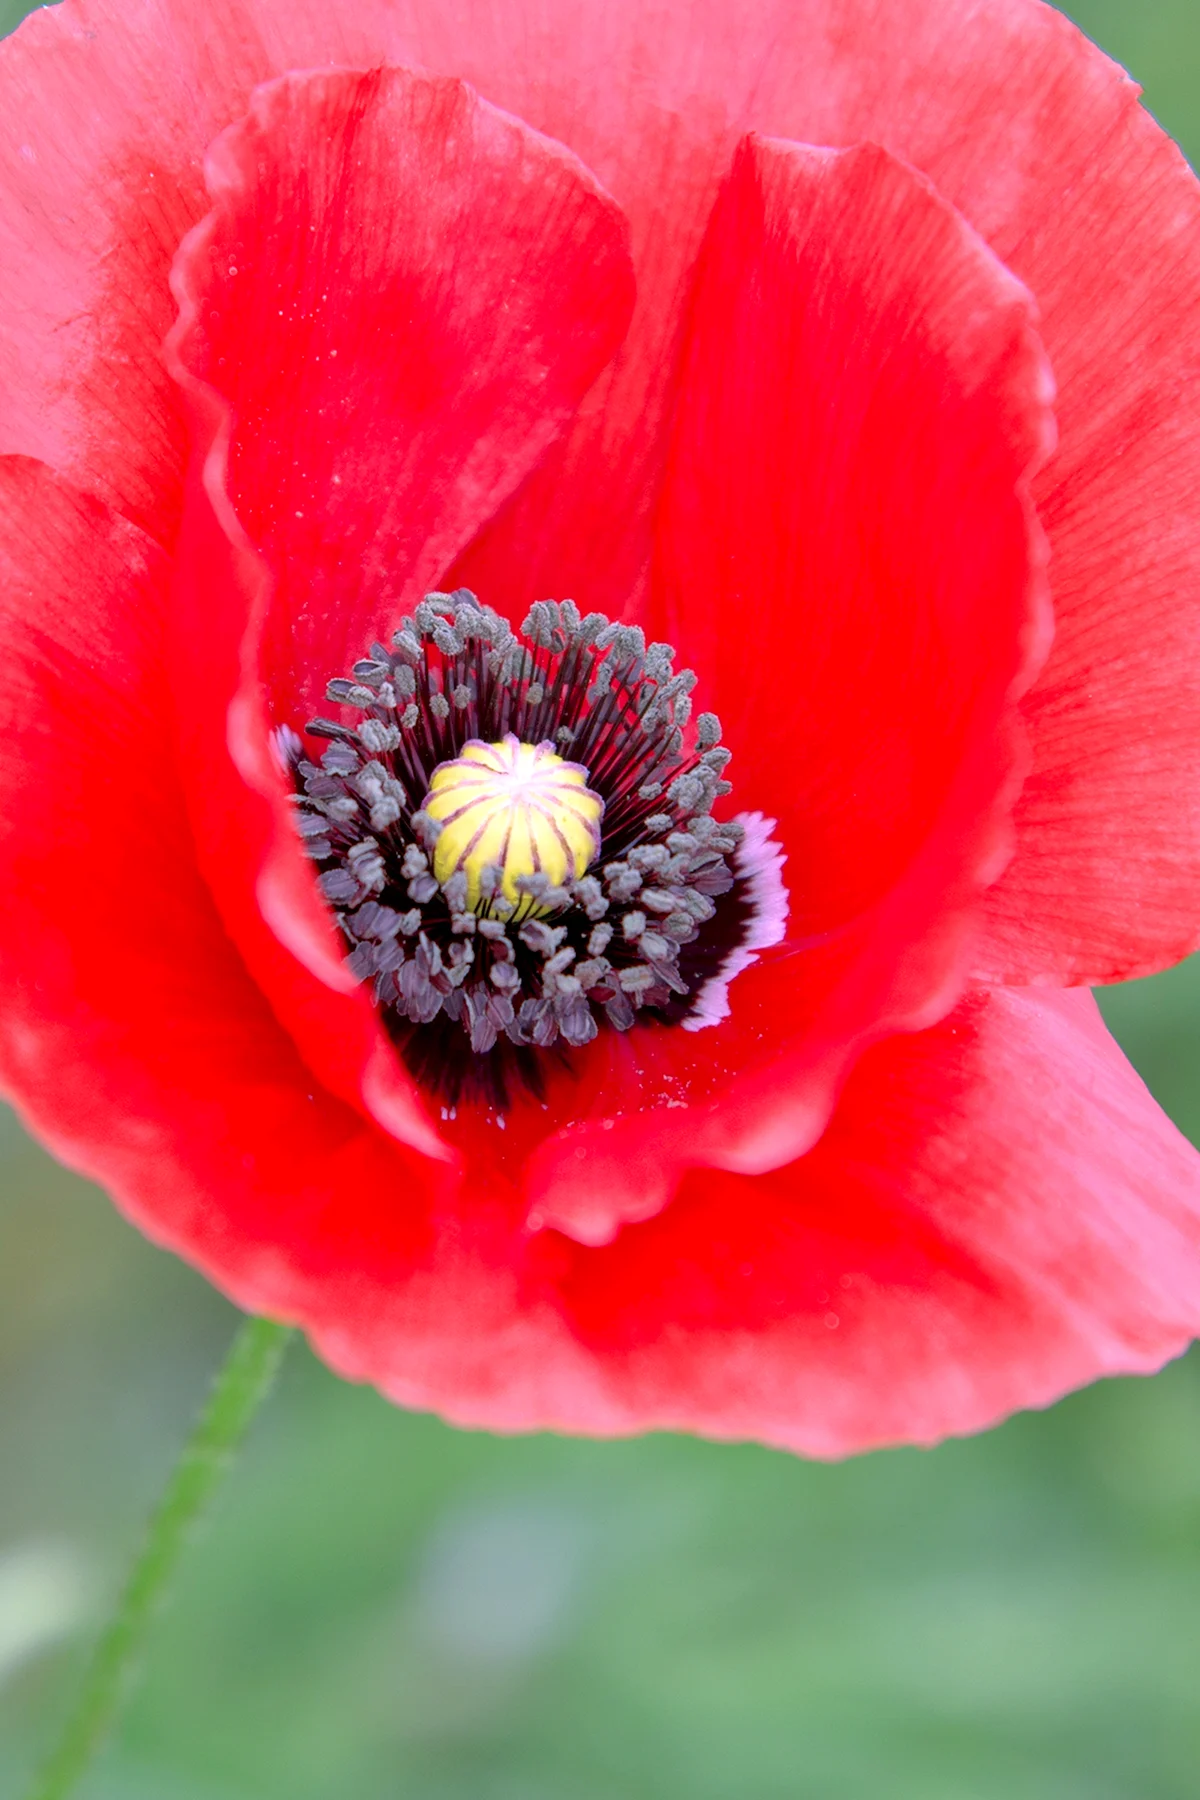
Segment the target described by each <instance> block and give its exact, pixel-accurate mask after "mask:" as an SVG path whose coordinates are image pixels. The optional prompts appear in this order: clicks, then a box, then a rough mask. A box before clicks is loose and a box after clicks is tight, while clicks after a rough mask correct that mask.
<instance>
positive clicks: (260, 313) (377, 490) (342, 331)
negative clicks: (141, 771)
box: [168, 70, 632, 1155]
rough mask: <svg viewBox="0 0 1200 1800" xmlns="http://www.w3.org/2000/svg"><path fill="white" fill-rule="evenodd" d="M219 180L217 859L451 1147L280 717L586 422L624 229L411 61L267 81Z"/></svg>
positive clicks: (233, 899)
mask: <svg viewBox="0 0 1200 1800" xmlns="http://www.w3.org/2000/svg"><path fill="white" fill-rule="evenodd" d="M209 183H210V187H211V189H212V193H213V201H214V205H213V209H212V211H211V213H210V214H209V215H208V217H207V218H206V219H205V220H204V222H203V223H202V224H201V225H200V226H198V227H197V228H196V230H195V231H194V232H193V233H192V234H191V236H190V237H189V238H188V239H187V241H186V242H185V244H184V246H183V248H182V250H181V252H180V255H179V258H178V260H177V263H176V268H175V277H174V279H175V284H176V288H177V291H178V293H179V296H180V301H181V312H180V319H179V324H178V326H177V328H176V330H175V331H174V332H173V333H172V335H171V338H170V341H169V344H168V360H169V364H170V366H171V368H172V370H173V372H174V373H175V374H176V376H177V378H178V380H179V381H180V383H181V384H182V386H183V388H184V390H185V392H186V393H187V395H188V397H189V400H190V402H191V404H192V406H193V408H194V411H195V445H194V450H193V462H192V478H191V485H190V487H189V503H188V510H187V513H186V516H185V523H184V531H183V537H182V541H181V548H180V552H179V556H178V558H177V568H178V581H177V585H176V594H175V605H174V609H173V625H174V632H175V639H174V648H175V656H174V663H175V666H176V667H177V669H178V671H179V682H178V690H177V702H178V710H179V717H180V721H181V729H182V732H183V747H184V780H185V786H186V787H187V788H188V791H189V794H190V797H191V801H192V808H193V818H194V821H195V824H196V830H197V839H198V850H199V856H200V861H201V865H202V867H203V869H204V870H205V872H206V874H207V875H208V877H209V880H210V882H211V885H212V888H213V892H214V894H215V895H216V897H217V901H218V904H219V906H220V907H221V909H222V913H223V916H224V917H225V919H226V922H227V925H228V927H229V929H230V931H231V932H232V933H233V935H234V936H235V938H236V940H237V941H238V943H239V945H240V946H241V948H242V951H243V954H244V955H246V956H247V958H248V960H249V961H250V962H251V965H252V966H253V968H254V970H255V973H256V975H257V977H258V979H259V980H260V981H261V983H262V985H263V988H264V991H265V992H267V993H268V994H269V995H270V997H271V999H272V1001H273V1004H274V1005H275V1006H276V1008H277V1010H278V1011H279V1014H280V1016H281V1017H283V1018H285V1019H286V1020H287V1022H288V1024H289V1026H290V1027H291V1028H292V1029H294V1030H295V1031H296V1033H297V1038H298V1041H299V1042H300V1043H301V1046H302V1048H303V1050H304V1053H305V1054H306V1056H307V1057H308V1059H309V1061H310V1064H311V1065H312V1066H313V1067H314V1069H315V1070H316V1072H317V1073H318V1074H319V1075H320V1077H321V1079H322V1080H323V1081H325V1082H326V1083H327V1084H328V1085H329V1086H330V1087H331V1089H332V1090H333V1091H335V1092H339V1093H342V1094H343V1095H344V1096H345V1097H347V1098H350V1097H351V1089H352V1087H353V1085H354V1084H355V1083H361V1084H363V1085H364V1091H365V1092H366V1093H367V1095H368V1104H369V1105H370V1107H371V1109H372V1111H373V1113H374V1115H375V1116H376V1117H377V1118H379V1119H381V1121H382V1122H383V1123H384V1124H385V1125H386V1127H387V1128H388V1129H389V1130H393V1131H395V1132H397V1133H398V1134H399V1135H400V1136H401V1137H403V1138H404V1139H405V1140H406V1141H409V1142H413V1143H419V1144H420V1145H421V1146H422V1147H423V1148H425V1149H427V1150H429V1151H430V1152H431V1153H438V1140H437V1139H436V1137H435V1136H434V1133H433V1131H432V1128H431V1127H430V1126H429V1124H428V1123H427V1122H426V1121H425V1118H424V1114H423V1112H422V1111H421V1107H420V1102H419V1100H418V1099H417V1097H416V1095H415V1091H414V1089H413V1086H412V1084H411V1082H409V1081H408V1079H407V1077H406V1076H405V1075H404V1074H403V1072H402V1071H401V1070H400V1068H399V1065H398V1063H397V1062H396V1059H395V1057H394V1056H393V1055H392V1053H391V1051H390V1049H389V1047H388V1046H387V1043H386V1040H385V1039H384V1037H383V1033H382V1029H381V1027H380V1026H379V1024H378V1021H377V1019H376V1017H375V1014H374V1012H373V1010H372V1008H371V1006H370V1003H369V1001H368V999H367V998H366V996H365V994H364V993H363V991H362V990H361V989H358V988H356V986H355V984H354V982H353V979H352V977H351V976H350V975H349V974H348V972H347V970H346V967H345V963H344V960H343V955H342V952H341V951H340V949H339V948H338V946H337V944H336V943H335V941H334V935H333V929H332V924H331V920H330V916H329V913H328V911H327V909H326V908H325V907H324V905H323V904H322V903H321V902H320V900H319V899H318V896H317V890H316V883H315V880H314V878H313V874H312V871H311V865H310V864H309V863H307V862H306V861H305V859H304V857H303V855H302V852H301V849H300V846H299V839H298V836H297V834H296V831H295V824H294V818H293V815H292V812H291V808H290V804H289V795H288V792H287V783H286V782H285V780H284V777H283V774H282V772H281V769H280V767H279V763H278V761H277V758H276V757H275V755H274V753H273V749H272V741H271V732H272V729H273V728H278V727H280V726H284V725H287V726H291V727H293V728H298V727H302V726H303V725H304V724H305V723H306V721H307V720H308V719H309V718H311V717H312V715H313V714H314V713H318V712H325V713H327V712H328V711H329V710H330V709H329V706H328V705H322V704H321V703H322V701H323V699H324V691H325V687H326V684H327V682H328V681H329V680H330V678H331V677H332V676H334V675H337V674H341V673H344V672H345V671H346V670H347V669H348V667H349V666H350V665H351V664H352V663H353V662H354V661H355V660H356V659H357V658H358V657H359V656H361V655H363V654H364V653H365V651H366V648H367V646H368V645H369V643H370V642H371V640H372V639H373V638H376V637H379V636H383V637H387V636H388V635H390V633H391V631H392V630H393V629H394V628H395V626H396V625H398V623H399V620H400V617H401V615H402V612H403V608H404V606H405V605H406V604H407V605H411V604H413V603H414V602H415V601H416V600H417V599H419V597H420V596H421V594H422V593H423V592H424V591H425V589H426V588H428V587H430V586H432V585H433V584H434V581H435V580H436V578H437V576H438V575H439V573H440V572H441V570H442V569H443V568H444V567H445V565H446V563H447V562H448V561H449V560H450V559H451V558H452V556H453V555H454V553H455V552H456V550H457V549H458V548H459V547H460V546H461V545H462V543H463V542H465V541H466V539H467V538H469V537H470V536H471V535H472V534H473V533H474V531H475V530H476V529H477V528H478V526H479V523H480V521H481V520H482V519H483V518H485V517H486V516H487V515H488V514H489V513H490V512H491V511H493V510H494V509H495V507H496V506H497V504H498V503H499V501H500V500H501V499H502V498H503V497H504V496H505V495H506V494H507V493H508V492H510V491H511V489H512V488H513V487H514V486H515V485H516V484H517V483H518V482H519V481H520V479H521V476H522V474H523V473H524V472H525V471H526V470H527V469H528V468H529V467H530V466H531V465H532V464H533V463H534V462H535V461H536V460H537V458H538V457H539V456H540V455H541V454H542V452H543V451H544V449H545V447H546V445H547V443H548V442H549V441H550V439H551V438H552V437H553V436H554V435H555V433H556V432H557V431H559V430H560V429H561V428H562V426H563V424H564V422H565V421H566V420H567V418H568V417H569V415H570V413H571V411H572V410H573V408H574V406H575V405H576V404H577V403H578V401H579V399H580V398H581V397H582V395H583V394H584V393H585V392H586V390H587V388H588V387H589V386H590V384H591V382H592V381H593V379H594V378H595V375H596V373H597V372H598V370H599V369H600V368H601V367H602V366H603V364H604V363H605V361H606V360H607V358H608V357H609V356H610V355H611V353H612V351H613V349H614V348H615V347H616V345H617V344H618V343H619V341H620V338H621V334H622V332H623V330H624V328H625V324H626V321H627V319H628V315H629V308H630V304H631V299H632V277H631V273H630V267H629V259H628V253H627V250H626V247H625V228H624V224H623V221H622V219H621V216H620V214H619V213H618V211H617V209H616V208H615V207H614V206H613V204H612V202H611V201H610V200H608V199H607V197H606V196H605V195H603V194H602V193H601V192H600V191H599V189H598V188H597V187H596V185H595V183H594V182H593V181H592V180H591V179H590V177H588V176H587V174H586V172H585V171H584V170H583V169H582V168H581V167H580V165H579V164H578V163H577V162H576V160H575V159H574V157H573V156H571V155H570V154H569V153H568V152H566V151H564V150H562V149H561V147H560V146H557V145H553V144H551V143H549V142H548V141H546V140H545V139H543V138H540V137H538V136H537V135H536V134H535V133H533V132H530V131H529V130H527V129H526V128H525V127H524V126H522V125H521V124H520V123H519V122H518V121H516V120H515V119H511V118H508V117H506V116H505V115H503V114H501V113H498V112H497V111H496V110H495V109H494V108H492V107H489V106H487V105H485V104H484V103H483V102H481V101H479V100H478V99H477V98H476V97H475V96H474V95H473V94H472V93H471V92H470V90H469V89H466V88H465V87H463V86H462V84H460V83H456V82H450V81H430V80H427V79H425V78H422V77H417V76H413V75H410V74H407V73H406V72H404V71H400V70H375V71H373V72H371V73H369V74H366V75H359V74H351V73H346V72H337V73H331V74H312V75H303V76H289V77H286V78H284V79H283V80H282V81H279V82H277V83H274V84H272V85H270V86H269V87H267V88H265V89H262V90H260V91H259V92H258V94H257V95H256V96H255V100H254V102H253V105H252V107H251V110H250V113H249V114H248V115H247V118H246V119H245V121H243V122H241V123H239V124H238V125H236V126H234V127H231V128H230V130H229V131H228V132H226V133H225V134H224V136H223V137H222V138H221V139H220V140H219V141H218V143H217V145H216V146H214V149H213V151H212V153H211V154H210V159H209ZM281 218H282V219H285V220H286V221H287V229H286V230H285V231H280V230H279V228H278V221H279V220H280V219H281ZM226 740H227V743H228V749H227V748H226ZM418 798H419V797H418ZM280 940H282V942H283V943H284V944H286V945H287V952H292V953H294V954H288V953H287V952H284V951H281V949H280ZM297 959H299V960H297ZM441 1154H444V1155H447V1154H449V1152H448V1151H441Z"/></svg>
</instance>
